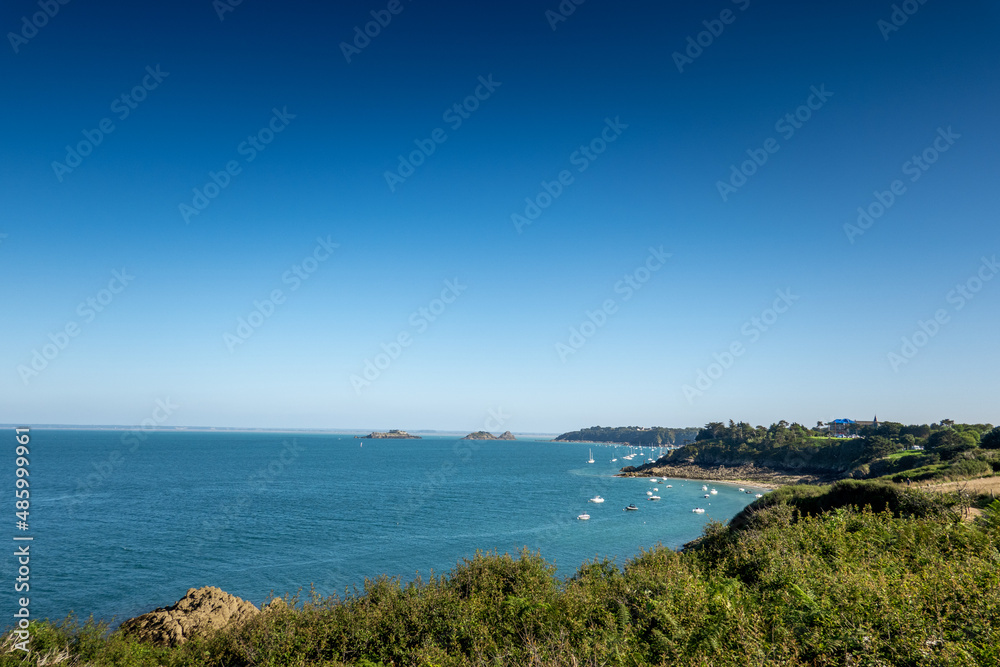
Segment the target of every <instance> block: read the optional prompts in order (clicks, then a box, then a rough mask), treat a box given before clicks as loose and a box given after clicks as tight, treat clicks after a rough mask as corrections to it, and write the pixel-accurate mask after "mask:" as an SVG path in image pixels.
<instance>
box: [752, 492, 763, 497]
mask: <svg viewBox="0 0 1000 667" xmlns="http://www.w3.org/2000/svg"><path fill="white" fill-rule="evenodd" d="M754 497H755V498H763V497H764V494H763V493H758V494H757V495H756V496H754Z"/></svg>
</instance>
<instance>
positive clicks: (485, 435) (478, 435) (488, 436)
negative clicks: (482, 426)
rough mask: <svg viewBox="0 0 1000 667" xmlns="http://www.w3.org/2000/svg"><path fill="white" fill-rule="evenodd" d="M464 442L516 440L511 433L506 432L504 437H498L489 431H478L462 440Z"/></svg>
mask: <svg viewBox="0 0 1000 667" xmlns="http://www.w3.org/2000/svg"><path fill="white" fill-rule="evenodd" d="M462 440H516V438H515V437H514V434H513V433H511V432H510V431H504V432H503V434H502V435H500V436H496V435H493V434H492V433H490V432H488V431H476V432H475V433H470V434H469V435H467V436H465V437H464V438H462Z"/></svg>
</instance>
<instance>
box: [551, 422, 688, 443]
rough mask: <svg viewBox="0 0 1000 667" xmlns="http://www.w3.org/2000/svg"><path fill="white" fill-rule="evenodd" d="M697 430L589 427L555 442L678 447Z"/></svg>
mask: <svg viewBox="0 0 1000 667" xmlns="http://www.w3.org/2000/svg"><path fill="white" fill-rule="evenodd" d="M698 431H699V429H698V428H691V427H687V428H664V427H662V426H653V427H650V428H645V427H642V426H591V427H590V428H584V429H580V430H579V431H570V432H569V433H563V434H562V435H560V436H558V437H556V438H555V440H559V441H563V442H608V443H621V444H626V445H636V446H641V447H666V446H668V445H669V446H680V445H685V444H687V443H689V442H694V439H695V436H697V435H698Z"/></svg>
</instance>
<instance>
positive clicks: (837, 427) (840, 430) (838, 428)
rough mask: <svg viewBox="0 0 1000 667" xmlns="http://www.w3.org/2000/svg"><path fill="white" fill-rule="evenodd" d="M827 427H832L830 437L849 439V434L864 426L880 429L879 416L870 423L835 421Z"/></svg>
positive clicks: (850, 420) (851, 420) (846, 420)
mask: <svg viewBox="0 0 1000 667" xmlns="http://www.w3.org/2000/svg"><path fill="white" fill-rule="evenodd" d="M826 425H827V426H828V427H830V435H832V436H839V437H847V435H848V434H849V433H851V432H854V431H857V430H858V429H859V428H861V427H862V426H874V427H875V428H878V415H875V419H873V420H872V421H870V422H866V421H854V420H853V419H834V420H833V421H832V422H827V424H826Z"/></svg>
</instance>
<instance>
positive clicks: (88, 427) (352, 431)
mask: <svg viewBox="0 0 1000 667" xmlns="http://www.w3.org/2000/svg"><path fill="white" fill-rule="evenodd" d="M21 427H29V428H32V429H37V430H50V431H138V430H142V431H147V432H148V431H162V432H192V433H303V434H305V433H331V434H338V435H357V434H359V433H368V432H371V431H372V429H371V427H368V428H293V427H280V426H274V427H267V428H253V427H249V426H169V425H165V424H158V425H156V426H155V427H149V426H147V425H143V424H34V423H31V422H18V423H11V424H0V428H21ZM407 432H408V433H419V434H422V435H427V436H432V437H434V436H445V437H448V436H461V435H463V434H464V433H466V431H458V430H439V429H410V430H409V431H407ZM514 435H517V436H521V437H522V438H523V439H525V440H552V439H553V438H554V437H555V436H556V435H558V434H557V433H537V432H534V431H523V432H522V431H518V432H517V433H516V434H514Z"/></svg>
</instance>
